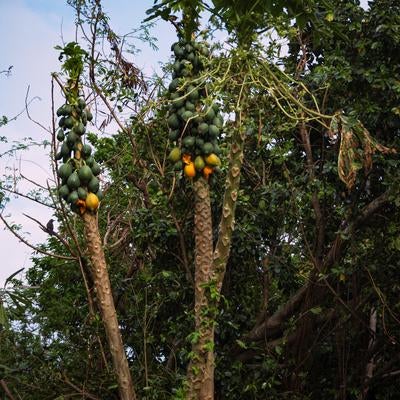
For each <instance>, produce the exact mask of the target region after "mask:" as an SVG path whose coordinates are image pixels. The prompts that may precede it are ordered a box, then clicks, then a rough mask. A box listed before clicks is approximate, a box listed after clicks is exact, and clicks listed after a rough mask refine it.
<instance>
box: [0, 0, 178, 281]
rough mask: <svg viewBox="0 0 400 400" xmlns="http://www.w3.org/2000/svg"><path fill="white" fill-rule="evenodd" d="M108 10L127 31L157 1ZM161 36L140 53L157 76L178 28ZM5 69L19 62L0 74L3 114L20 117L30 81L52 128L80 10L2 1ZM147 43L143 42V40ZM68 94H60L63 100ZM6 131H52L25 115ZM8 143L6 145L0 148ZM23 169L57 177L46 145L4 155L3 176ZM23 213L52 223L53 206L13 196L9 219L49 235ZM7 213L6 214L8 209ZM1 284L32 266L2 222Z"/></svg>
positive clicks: (106, 1) (115, 4) (59, 0)
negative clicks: (55, 89)
mask: <svg viewBox="0 0 400 400" xmlns="http://www.w3.org/2000/svg"><path fill="white" fill-rule="evenodd" d="M102 4H103V9H104V11H105V12H106V13H107V14H108V15H109V16H110V19H111V26H112V28H113V29H114V31H116V32H117V33H120V34H125V33H128V32H130V31H131V30H132V29H135V28H138V27H139V25H140V22H141V21H142V20H143V19H144V18H145V17H146V14H145V10H146V9H148V8H150V7H151V6H152V5H153V1H152V0H103V2H102ZM151 33H152V35H153V36H155V37H157V38H158V40H159V42H158V47H159V51H154V50H151V48H150V47H148V46H146V47H145V48H143V50H142V52H141V53H140V54H138V55H137V58H136V60H135V61H136V63H137V64H138V65H139V67H140V68H141V69H142V70H143V71H145V73H146V74H149V75H151V74H152V73H153V72H154V71H159V68H158V62H159V61H166V60H167V59H168V57H169V55H170V44H171V43H172V42H173V41H174V40H175V33H174V31H173V29H172V27H171V26H169V24H167V23H163V22H160V23H159V24H158V25H157V26H156V27H155V28H154V29H153V30H152V31H151ZM0 37H1V38H2V40H1V41H0V54H1V57H0V71H2V70H5V69H7V68H8V66H9V65H13V69H12V74H11V76H9V77H6V76H5V75H4V74H2V75H0V116H1V115H7V116H8V117H11V116H15V115H16V114H18V113H19V112H20V111H21V110H23V108H24V103H25V96H26V92H27V88H28V86H29V87H30V97H31V98H32V97H37V98H38V99H36V100H34V101H33V103H32V104H31V106H30V114H31V116H32V117H33V118H34V119H35V120H37V121H39V122H40V123H42V124H43V125H44V126H46V127H48V126H50V124H51V108H50V105H51V103H50V99H51V91H50V89H51V86H50V81H51V80H50V74H51V72H53V71H58V70H59V68H60V64H59V61H58V52H57V51H56V50H54V46H56V45H58V44H61V43H62V38H63V39H64V41H65V42H68V41H71V40H74V37H75V29H74V12H73V9H72V8H71V7H69V6H68V5H67V4H66V0H0ZM137 45H138V47H141V45H140V42H138V43H137ZM61 102H62V99H61V98H60V97H59V104H60V103H61ZM0 136H7V137H8V138H9V141H10V142H11V141H13V140H15V141H18V140H21V139H22V138H24V137H28V136H29V137H32V138H33V139H34V140H37V141H42V140H44V139H50V138H49V134H48V133H46V132H45V131H44V130H42V129H41V128H40V127H38V126H37V125H35V124H34V123H32V122H31V121H29V119H28V118H27V117H26V115H21V116H20V117H18V119H17V120H16V121H13V122H12V123H10V124H9V125H7V126H5V127H1V128H0ZM7 148H8V146H6V145H2V144H0V153H2V152H3V151H5V150H6V149H7ZM8 168H10V169H13V168H20V169H21V171H22V173H23V174H24V175H25V176H28V177H29V178H31V179H34V180H35V181H39V182H41V183H42V184H43V183H45V182H46V180H47V179H51V168H50V163H49V156H48V154H44V153H43V150H32V151H29V152H23V153H21V154H20V155H19V156H18V158H16V157H9V158H6V157H2V158H0V176H2V175H3V174H4V173H9V169H8ZM22 213H26V214H28V215H31V216H32V217H34V218H36V219H38V220H40V221H42V222H43V223H46V222H47V221H48V220H49V219H50V218H51V210H49V209H47V208H46V207H42V206H40V205H38V204H37V203H32V202H30V201H28V200H24V199H12V201H11V203H10V204H9V205H8V206H7V210H6V212H5V215H10V214H11V217H10V218H9V221H12V222H15V223H18V224H21V225H22V226H23V232H26V234H25V237H26V238H27V239H28V240H30V241H31V242H32V243H40V242H43V241H44V240H45V239H46V235H45V234H44V232H42V231H41V230H40V229H39V228H38V227H37V225H36V224H35V223H34V222H33V221H31V220H29V219H28V218H26V217H24V216H23V214H22ZM3 215H4V214H3ZM0 225H1V226H0V254H1V261H0V287H2V286H3V284H4V280H5V279H6V278H7V277H8V276H10V275H11V274H12V273H13V272H14V271H16V270H18V269H20V268H22V267H25V268H27V267H29V265H30V256H31V250H30V249H29V248H27V247H26V246H25V245H24V244H22V243H19V242H18V240H17V239H16V238H15V237H14V236H12V234H11V233H10V232H8V231H7V230H3V224H2V223H1V222H0Z"/></svg>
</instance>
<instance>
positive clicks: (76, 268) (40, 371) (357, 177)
mask: <svg viewBox="0 0 400 400" xmlns="http://www.w3.org/2000/svg"><path fill="white" fill-rule="evenodd" d="M244 4H245V3H244V2H242V1H222V0H221V1H215V2H213V3H212V4H211V3H210V2H207V3H203V2H197V3H196V7H195V8H194V10H195V13H197V14H199V15H200V13H201V11H202V10H203V9H208V10H211V11H212V15H213V16H214V17H215V18H219V20H218V21H217V19H213V18H214V17H213V18H212V19H211V22H210V23H211V24H214V23H216V24H217V25H218V26H219V27H221V26H225V28H226V29H227V31H228V33H231V34H232V41H231V43H232V48H229V49H220V50H219V52H220V53H218V51H216V52H215V53H214V54H215V55H214V58H213V59H212V60H210V61H209V62H210V65H209V66H208V70H209V71H210V73H209V74H210V76H209V77H208V79H209V87H210V88H211V89H212V92H211V93H209V94H210V95H212V96H214V97H215V98H217V97H218V99H219V100H218V101H219V103H220V111H221V113H222V114H223V115H224V117H225V129H224V135H223V137H222V138H221V142H223V143H221V146H220V147H221V158H222V159H223V160H225V159H226V156H227V154H228V151H229V148H230V143H231V140H232V136H233V133H234V129H235V128H234V123H233V120H232V116H233V114H234V113H238V112H239V111H242V109H240V110H239V109H237V108H236V106H237V103H238V100H237V93H238V88H240V85H241V84H243V82H239V81H238V79H239V78H238V76H239V73H238V71H240V73H241V74H242V73H246V74H247V75H246V81H245V82H246V87H248V88H249V92H248V93H249V96H248V100H247V102H246V104H245V105H244V108H245V110H246V118H245V120H244V121H242V124H241V126H240V130H241V131H242V132H243V133H244V134H245V151H244V164H243V168H242V177H241V185H240V190H239V192H238V194H237V206H236V228H235V231H234V233H233V239H232V248H231V255H230V258H229V261H228V267H227V272H226V275H225V279H224V283H223V287H222V299H221V302H220V304H219V307H218V309H217V310H213V311H216V318H217V321H216V339H215V352H216V377H215V381H216V384H215V398H216V399H232V400H236V399H238V400H239V399H247V398H252V399H265V398H269V399H291V400H292V399H332V398H338V399H342V400H344V399H367V398H370V399H395V398H397V397H396V396H398V394H397V390H396V377H398V375H397V374H396V371H397V373H398V370H399V368H400V358H399V354H400V348H399V340H400V337H399V323H400V317H399V316H400V303H399V300H398V299H399V291H400V286H399V283H398V281H399V279H398V270H399V267H400V265H399V259H400V258H399V251H400V243H399V239H398V238H399V234H400V228H399V227H400V224H399V223H400V214H399V205H400V204H399V201H398V187H399V178H400V176H399V160H398V154H397V153H395V151H392V150H396V149H397V150H398V149H399V141H400V118H399V116H400V112H399V100H400V90H399V82H398V79H397V77H398V75H399V65H400V58H399V57H400V56H399V55H400V45H399V43H400V40H399V32H400V17H399V16H400V9H399V5H398V4H397V2H396V1H394V0H376V1H374V2H371V4H370V8H369V9H368V10H364V9H362V8H361V7H360V6H359V5H358V2H355V1H354V2H353V1H351V2H349V1H334V2H332V3H329V4H328V3H325V2H323V3H322V2H318V4H316V3H315V2H290V3H289V4H286V3H283V2H262V1H259V2H257V1H256V2H254V5H253V8H252V9H251V10H249V8H248V4H249V2H246V6H247V7H245V6H244ZM185 7H187V2H183V1H182V2H180V1H170V2H168V1H167V2H162V3H161V4H160V3H159V2H156V5H155V7H154V8H153V9H152V10H151V12H150V14H152V15H154V16H161V17H163V18H164V19H165V20H168V19H171V18H170V16H171V14H172V13H177V12H178V11H182V10H183V11H184V10H185ZM294 15H296V16H297V20H294V19H293V18H292V17H293V16H294ZM191 18H192V20H193V19H196V18H197V16H196V15H192V17H191ZM301 18H305V19H304V20H303V21H302V20H301ZM221 21H222V23H223V24H222V25H221ZM274 21H275V22H274ZM173 22H175V20H174V19H173ZM321 23H323V29H322V28H321V27H320V24H321ZM274 24H275V25H274ZM213 26H214V25H213ZM270 26H275V27H276V28H279V31H280V33H285V34H286V36H285V39H286V41H287V43H288V53H287V54H285V55H283V56H282V55H280V54H279V46H278V43H277V42H276V41H271V42H269V43H268V44H267V45H266V44H265V41H263V40H260V41H257V40H254V36H253V34H254V33H255V32H260V31H262V30H263V29H267V28H269V27H270ZM239 33H241V34H242V35H243V36H240V35H239ZM238 38H239V39H238ZM260 39H262V37H260ZM238 40H239V42H241V44H243V41H245V42H246V43H247V45H246V46H244V48H240V46H237V43H238ZM216 47H218V46H216ZM249 49H250V50H249ZM88 62H89V63H90V61H88ZM272 64H275V65H279V68H275V67H274V66H273V65H272ZM85 68H86V67H85ZM89 68H90V66H89ZM96 68H99V69H101V65H97V66H96ZM166 68H167V69H168V70H169V71H171V70H173V66H172V65H170V66H167V67H166ZM280 71H281V72H280ZM282 71H283V72H284V73H285V74H283V73H282ZM275 78H277V79H278V81H276V80H274V79H275ZM169 83H170V82H169V81H161V82H158V83H157V84H158V86H157V88H156V90H154V91H153V93H157V92H158V93H159V97H158V98H152V100H151V101H150V102H146V101H144V100H143V98H135V99H134V100H131V101H132V102H133V103H135V105H136V106H137V108H135V109H136V110H139V112H138V113H137V114H133V115H131V116H130V118H129V119H127V120H126V123H125V125H124V129H119V130H118V131H117V132H116V133H115V134H113V135H111V136H107V137H106V136H102V135H98V134H94V133H89V134H88V135H87V136H88V139H89V141H90V142H91V144H92V145H93V147H94V148H95V149H96V150H95V152H94V157H95V158H96V160H98V161H99V162H102V165H104V173H103V175H102V179H103V182H104V187H105V190H104V191H105V193H106V196H105V198H104V200H103V201H102V204H101V207H100V211H99V223H100V226H101V230H102V233H103V237H104V247H105V251H106V255H107V261H108V264H109V272H110V275H111V279H112V287H113V295H114V301H115V304H116V308H117V310H118V314H119V321H120V326H121V330H122V334H123V339H124V343H125V345H126V350H127V354H128V358H129V362H130V367H131V372H132V376H133V377H134V381H135V385H136V387H137V391H138V395H139V396H140V398H146V399H171V398H176V399H178V398H184V395H183V390H182V388H183V387H184V386H183V381H184V377H185V374H186V367H187V364H188V360H189V358H190V350H191V344H192V343H193V342H195V341H196V332H195V331H193V326H194V323H193V265H194V257H195V254H194V251H193V248H194V238H193V214H192V213H193V207H194V206H193V203H194V199H193V194H192V191H191V187H190V183H189V182H188V180H187V179H185V178H184V177H182V176H181V174H180V173H177V172H175V171H173V168H172V167H171V165H170V163H168V161H167V155H168V153H169V151H170V148H171V141H169V138H168V133H169V131H168V125H167V119H168V111H167V109H168V107H167V106H168V105H169V103H168V102H169V100H168V99H167V98H166V92H167V88H168V86H169ZM89 89H90V90H91V89H93V87H92V86H89V88H87V90H89ZM284 90H285V91H284ZM283 93H284V94H286V98H283V96H281V95H282V94H283ZM118 95H119V94H118V93H115V98H116V99H117V100H116V101H117V102H118ZM107 96H108V95H107ZM121 96H125V94H121ZM149 104H150V105H149ZM317 106H318V107H317ZM313 113H314V114H313ZM334 114H336V115H337V116H338V115H339V116H343V118H342V120H341V119H340V118H339V117H337V120H336V121H340V120H341V121H342V122H343V121H347V122H348V123H349V124H350V125H351V124H353V125H354V126H356V127H360V126H361V125H360V124H359V122H358V121H361V122H362V124H363V125H362V126H364V127H365V129H366V130H367V132H368V136H366V134H364V136H362V138H364V140H366V139H365V138H366V137H369V138H370V139H371V143H372V141H373V144H374V145H375V146H377V148H378V147H379V146H382V147H381V148H383V146H385V148H387V149H391V150H390V151H377V152H375V153H374V154H373V152H367V151H366V150H365V147H363V146H360V145H357V146H358V147H357V148H355V147H354V146H353V147H352V146H349V148H350V147H352V151H353V152H354V154H355V155H354V156H353V157H352V158H351V160H350V161H349V163H350V164H351V163H352V162H353V163H354V165H353V167H354V169H353V171H354V174H353V175H352V179H353V181H352V185H348V187H346V185H345V184H344V183H343V182H342V181H341V180H340V178H339V171H338V160H340V150H341V146H342V148H343V145H342V143H343V140H344V134H343V132H344V131H345V130H343V123H342V124H341V126H340V127H339V128H342V129H339V128H338V129H337V130H336V131H335V132H333V131H332V130H329V128H330V126H331V122H332V118H331V116H332V115H334ZM353 125H352V126H353ZM363 132H364V131H363ZM364 133H365V132H364ZM360 141H361V142H362V140H361V139H360ZM352 143H353V142H352ZM343 154H344V155H347V156H348V155H349V153H348V152H346V153H343ZM343 154H342V155H343ZM366 162H367V164H368V165H366V164H363V163H366ZM227 165H228V163H227V162H225V163H223V164H222V174H221V175H215V176H214V177H213V178H215V182H214V183H215V184H214V185H213V186H212V193H211V196H212V211H213V227H214V228H213V229H214V232H213V237H214V238H216V237H217V231H218V223H219V220H220V217H221V214H222V213H223V210H221V202H222V196H223V192H224V184H225V175H226V173H227V168H228V167H227ZM339 168H340V163H339ZM68 218H69V219H67V220H65V219H64V222H63V223H62V224H61V227H60V231H59V233H60V235H62V236H63V237H64V236H65V237H67V238H68V239H67V240H68V243H69V244H70V246H71V248H72V249H73V250H75V251H76V254H80V256H79V257H78V258H77V259H76V260H61V259H55V258H50V257H47V256H42V257H38V256H35V257H34V258H33V262H34V267H33V268H31V269H30V270H29V272H28V273H27V276H26V279H27V283H28V284H29V286H30V289H19V290H20V291H21V296H22V294H23V296H22V298H23V299H28V300H29V301H25V302H24V303H20V304H19V308H18V309H17V307H16V305H15V303H13V301H11V298H10V297H7V295H6V294H4V295H3V294H2V292H1V293H0V294H1V296H2V297H1V298H0V300H2V302H3V303H4V305H5V306H6V307H5V308H6V311H7V315H8V319H9V320H10V325H11V327H10V328H9V329H3V330H1V331H0V344H1V346H0V358H1V360H2V361H1V363H0V364H1V365H0V374H1V375H0V378H3V379H4V380H5V381H6V382H7V384H8V387H9V388H10V389H11V390H12V391H13V393H14V391H15V393H18V394H19V395H20V397H21V398H22V399H43V398H46V397H50V398H56V397H57V396H62V395H64V396H65V398H66V397H67V396H68V395H70V394H71V393H74V394H77V393H79V394H80V396H82V398H110V399H112V398H117V390H116V382H115V380H114V378H113V375H112V373H111V371H110V358H109V353H108V351H107V348H106V345H105V343H106V341H105V335H104V331H103V327H102V324H101V322H100V319H99V316H98V312H97V306H96V299H95V295H94V293H93V289H92V282H90V279H88V274H87V262H88V261H87V259H86V256H85V253H84V251H83V252H82V253H80V252H79V251H78V250H79V248H80V247H82V246H83V243H84V240H83V237H82V235H83V234H82V228H81V227H80V225H79V224H76V221H75V219H74V218H76V217H72V216H70V215H69V217H68ZM60 219H61V215H60ZM67 222H68V224H67ZM71 224H72V225H71ZM71 226H72V227H73V232H74V234H75V236H76V240H73V239H72V238H71V236H70V232H69V231H68V229H69V227H71ZM44 248H45V249H46V250H48V251H52V252H54V253H57V254H64V255H71V254H70V250H68V248H66V247H65V246H64V245H62V244H61V243H60V242H59V241H58V240H57V238H55V237H52V238H51V239H50V240H49V241H48V242H47V243H46V244H45V245H44ZM14 287H15V290H18V287H19V284H18V282H15V281H14ZM211 289H212V288H210V290H211ZM21 304H22V305H23V307H22V309H21ZM371 371H372V372H371ZM90 396H92V397H90ZM368 396H369V397H368Z"/></svg>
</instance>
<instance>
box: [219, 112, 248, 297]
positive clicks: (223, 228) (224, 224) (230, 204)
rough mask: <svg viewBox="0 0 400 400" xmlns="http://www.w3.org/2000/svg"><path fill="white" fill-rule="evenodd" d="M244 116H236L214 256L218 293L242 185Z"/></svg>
mask: <svg viewBox="0 0 400 400" xmlns="http://www.w3.org/2000/svg"><path fill="white" fill-rule="evenodd" d="M242 120H243V114H242V112H239V113H237V114H236V129H235V131H234V133H233V137H232V144H231V148H230V152H229V168H228V175H227V177H226V182H225V193H224V200H223V202H222V216H221V222H220V224H219V232H218V240H217V244H216V246H215V251H214V254H213V266H212V270H213V279H214V281H215V283H216V288H217V290H218V293H220V292H221V288H222V283H223V281H224V276H225V271H226V265H227V262H228V258H229V254H230V248H231V242H232V233H233V230H234V229H235V210H236V201H237V197H238V192H239V185H240V172H241V170H242V164H243V157H244V155H243V150H244V141H245V135H246V134H245V132H244V127H243V125H242Z"/></svg>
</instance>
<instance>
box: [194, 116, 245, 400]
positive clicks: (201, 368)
mask: <svg viewBox="0 0 400 400" xmlns="http://www.w3.org/2000/svg"><path fill="white" fill-rule="evenodd" d="M236 122H237V129H236V132H235V133H234V135H233V141H232V145H231V149H230V155H229V157H230V161H229V172H228V176H227V180H226V187H225V195H224V200H223V205H222V217H221V222H220V227H219V235H218V240H217V244H216V247H215V251H213V237H212V218H211V204H210V189H209V185H208V182H207V181H206V180H204V179H203V178H199V179H198V180H197V181H196V182H195V183H194V195H195V252H196V253H195V306H194V313H195V334H194V335H193V346H192V358H191V361H190V363H189V367H188V391H187V399H189V400H213V399H214V368H215V362H214V327H215V321H216V316H217V311H218V304H219V299H220V293H221V288H222V282H223V279H224V275H225V271H226V265H227V262H228V258H229V253H230V246H231V242H232V233H233V230H234V227H235V208H236V201H237V196H238V190H239V183H240V171H241V168H242V163H243V147H244V137H245V134H244V132H243V129H242V126H241V115H238V116H237V121H236Z"/></svg>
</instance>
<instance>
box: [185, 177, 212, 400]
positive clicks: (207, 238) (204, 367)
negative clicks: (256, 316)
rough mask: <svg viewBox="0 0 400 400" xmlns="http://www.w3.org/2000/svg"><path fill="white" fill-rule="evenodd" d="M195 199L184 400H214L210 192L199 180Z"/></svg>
mask: <svg viewBox="0 0 400 400" xmlns="http://www.w3.org/2000/svg"><path fill="white" fill-rule="evenodd" d="M194 195H195V211H194V213H195V214H194V223H195V282H194V288H195V305H194V314H195V332H194V335H193V338H192V343H193V345H192V358H191V360H190V363H189V366H188V389H187V399H190V400H200V399H201V400H213V399H214V320H215V316H214V312H215V306H214V305H213V304H212V294H213V287H212V282H211V280H210V278H211V273H212V271H211V267H212V258H213V242H212V219H211V204H210V188H209V185H208V182H207V181H206V180H205V179H203V178H199V179H198V180H197V181H196V182H195V183H194Z"/></svg>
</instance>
